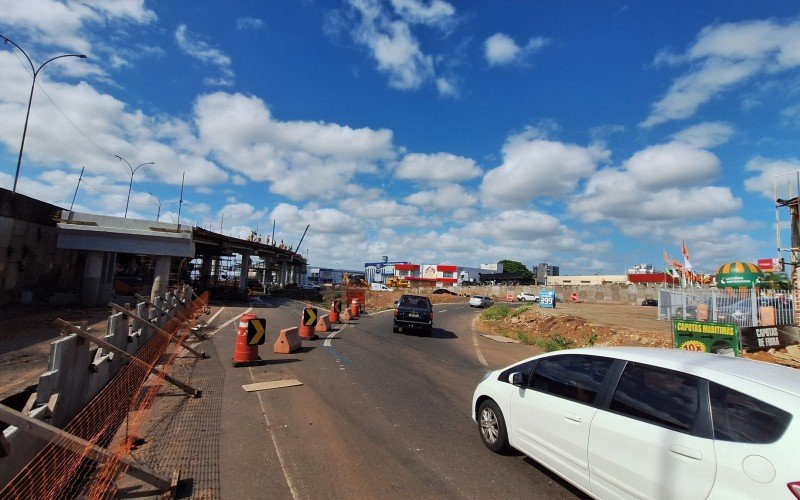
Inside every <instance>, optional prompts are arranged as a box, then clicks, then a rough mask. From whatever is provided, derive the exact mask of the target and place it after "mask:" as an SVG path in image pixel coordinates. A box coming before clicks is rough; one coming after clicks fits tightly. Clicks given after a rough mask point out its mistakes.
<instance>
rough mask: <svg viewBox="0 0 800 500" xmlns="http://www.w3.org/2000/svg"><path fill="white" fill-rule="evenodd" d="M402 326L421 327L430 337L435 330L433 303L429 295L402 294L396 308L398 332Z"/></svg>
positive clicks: (395, 316)
mask: <svg viewBox="0 0 800 500" xmlns="http://www.w3.org/2000/svg"><path fill="white" fill-rule="evenodd" d="M402 328H420V329H421V330H422V332H423V333H424V334H425V335H427V336H428V337H430V336H431V333H432V332H433V304H431V301H430V299H428V297H422V296H420V295H402V296H401V297H400V300H398V301H397V305H396V307H395V310H394V328H392V331H393V332H395V333H397V332H399V331H400V329H402Z"/></svg>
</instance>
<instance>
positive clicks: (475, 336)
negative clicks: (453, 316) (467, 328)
mask: <svg viewBox="0 0 800 500" xmlns="http://www.w3.org/2000/svg"><path fill="white" fill-rule="evenodd" d="M477 322H478V315H477V314H476V315H475V317H474V318H472V343H473V344H475V354H476V355H477V356H478V361H480V362H481V364H482V365H483V367H484V368H489V363H487V362H486V358H484V357H483V353H482V352H481V348H480V346H478V332H476V331H475V323H477Z"/></svg>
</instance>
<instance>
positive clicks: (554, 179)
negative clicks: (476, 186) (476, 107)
mask: <svg viewBox="0 0 800 500" xmlns="http://www.w3.org/2000/svg"><path fill="white" fill-rule="evenodd" d="M608 156H609V152H608V151H607V150H605V149H601V148H597V147H593V146H590V147H581V146H576V145H574V144H564V143H560V142H554V141H549V140H545V139H539V138H532V137H531V135H530V134H529V133H523V134H519V135H516V136H512V137H510V138H509V139H508V140H507V141H506V144H505V145H504V146H503V164H502V165H500V166H499V167H497V168H494V169H492V170H490V171H489V172H487V173H486V175H485V176H484V177H483V182H482V183H481V200H482V201H483V203H484V205H487V206H495V207H512V206H518V205H520V204H523V205H524V204H527V203H528V202H530V201H531V200H533V199H534V198H536V197H538V196H550V197H554V198H560V197H563V196H565V195H567V194H569V193H570V192H572V190H573V189H575V186H576V185H577V183H578V181H579V180H580V179H582V178H585V177H588V176H589V175H591V174H592V172H594V170H595V167H596V165H597V163H598V162H599V161H604V160H605V159H607V158H608Z"/></svg>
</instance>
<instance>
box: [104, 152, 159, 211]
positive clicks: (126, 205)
mask: <svg viewBox="0 0 800 500" xmlns="http://www.w3.org/2000/svg"><path fill="white" fill-rule="evenodd" d="M114 156H116V157H117V158H119V159H120V160H122V161H124V162H125V164H126V165H128V170H130V171H131V182H130V183H129V184H128V199H127V200H125V217H124V218H125V219H127V218H128V204H129V203H130V202H131V189H132V188H133V174H135V173H136V171H137V170H139V167H143V166H145V165H155V162H152V161H149V162H147V163H140V164H139V165H137V166H136V168H133V167H132V166H131V164H130V163H128V160H126V159H125V158H123V157H121V156H120V155H114ZM160 211H161V210H160V209H159V212H160Z"/></svg>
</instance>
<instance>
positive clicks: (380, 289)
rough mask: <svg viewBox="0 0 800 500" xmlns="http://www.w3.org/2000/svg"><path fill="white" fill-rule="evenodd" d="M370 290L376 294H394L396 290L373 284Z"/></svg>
mask: <svg viewBox="0 0 800 500" xmlns="http://www.w3.org/2000/svg"><path fill="white" fill-rule="evenodd" d="M370 290H372V291H375V292H392V291H394V288H389V287H388V286H386V285H384V284H383V283H371V284H370Z"/></svg>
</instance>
